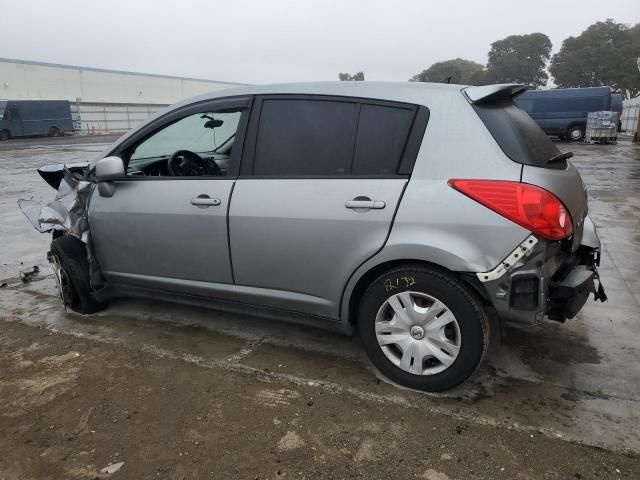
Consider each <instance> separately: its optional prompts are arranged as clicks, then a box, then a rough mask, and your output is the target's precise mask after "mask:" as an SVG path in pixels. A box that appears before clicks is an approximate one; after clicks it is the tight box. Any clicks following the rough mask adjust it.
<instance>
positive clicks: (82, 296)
mask: <svg viewBox="0 0 640 480" xmlns="http://www.w3.org/2000/svg"><path fill="white" fill-rule="evenodd" d="M48 257H49V261H50V262H51V265H52V267H53V274H54V277H55V281H56V287H57V288H58V295H59V296H60V299H61V300H62V303H63V304H64V305H65V306H68V307H69V308H71V310H74V311H76V312H78V313H84V314H87V313H93V312H96V311H98V310H101V309H102V308H104V306H105V305H103V304H102V303H100V302H97V301H96V300H95V298H94V296H93V289H92V288H91V283H90V281H89V260H88V259H87V250H86V246H85V244H84V243H82V242H81V241H80V240H78V239H77V238H76V237H73V236H71V235H62V236H60V237H58V238H56V239H54V240H53V241H52V242H51V251H50V252H49V255H48Z"/></svg>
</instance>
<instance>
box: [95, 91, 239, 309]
mask: <svg viewBox="0 0 640 480" xmlns="http://www.w3.org/2000/svg"><path fill="white" fill-rule="evenodd" d="M248 107H249V99H248V98H244V99H242V98H240V99H232V100H228V99H223V100H217V101H210V102H206V103H201V104H197V105H191V106H188V107H185V108H183V109H181V110H178V111H174V112H170V113H169V114H167V115H165V116H162V117H160V118H159V119H157V120H156V121H154V122H151V123H150V124H148V125H146V126H144V127H142V128H141V129H140V130H139V131H138V132H136V133H135V134H133V135H132V136H131V137H130V138H129V139H127V140H125V141H124V142H123V143H122V144H121V145H120V146H118V147H116V149H115V150H114V151H113V152H111V155H118V156H120V157H121V158H122V159H123V161H124V163H125V166H126V171H127V174H126V177H125V178H123V179H122V180H117V181H115V182H114V183H115V189H114V192H113V195H112V196H102V195H101V194H100V192H99V189H97V188H96V189H94V191H93V193H92V196H91V200H90V203H89V224H90V231H91V238H92V242H93V246H94V249H95V253H96V257H97V259H98V261H99V263H100V268H101V270H102V272H103V274H104V276H105V278H106V280H107V281H108V282H109V283H111V284H114V285H118V284H120V285H134V286H138V287H144V288H152V289H156V290H157V289H159V290H171V291H174V292H178V293H185V294H193V295H200V296H213V295H212V294H211V291H212V288H213V284H216V283H217V284H220V283H226V284H232V283H233V277H232V272H231V261H230V257H229V242H228V230H227V212H228V207H229V202H230V200H231V193H232V190H233V186H234V183H235V179H236V176H237V173H238V167H239V162H240V158H241V154H242V152H241V148H242V143H243V139H244V132H245V128H246V123H247V118H246V117H247V115H248ZM212 119H213V121H212ZM180 150H187V151H189V152H193V153H195V154H196V155H197V156H198V157H200V158H201V159H202V160H203V162H215V164H216V168H215V169H200V170H198V169H193V168H187V169H184V171H173V174H172V171H171V170H170V169H169V163H170V162H169V159H170V157H171V155H172V154H174V153H175V152H178V151H180Z"/></svg>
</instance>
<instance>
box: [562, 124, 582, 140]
mask: <svg viewBox="0 0 640 480" xmlns="http://www.w3.org/2000/svg"><path fill="white" fill-rule="evenodd" d="M585 130H586V129H585V127H584V125H572V126H571V127H569V128H568V129H567V134H566V137H567V140H569V141H570V142H579V141H581V140H584V135H585Z"/></svg>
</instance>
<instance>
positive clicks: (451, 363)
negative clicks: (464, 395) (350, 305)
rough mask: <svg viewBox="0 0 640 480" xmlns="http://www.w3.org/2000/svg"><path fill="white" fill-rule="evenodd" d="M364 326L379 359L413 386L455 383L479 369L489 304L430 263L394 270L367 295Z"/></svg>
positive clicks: (386, 370)
mask: <svg viewBox="0 0 640 480" xmlns="http://www.w3.org/2000/svg"><path fill="white" fill-rule="evenodd" d="M358 329H359V333H360V337H361V338H362V342H363V344H364V348H365V350H366V352H367V354H368V355H369V358H370V359H371V361H372V362H373V364H374V365H375V366H376V367H377V368H378V369H379V370H380V371H381V372H382V373H383V374H384V375H385V376H387V377H388V378H389V379H390V380H392V381H394V382H396V383H398V384H400V385H402V386H405V387H409V388H415V389H418V390H424V391H440V390H447V389H449V388H453V387H455V386H456V385H458V384H460V383H462V382H463V381H464V380H466V379H467V378H469V376H471V375H472V374H473V372H474V371H475V370H476V369H477V368H478V366H479V365H480V362H481V361H482V358H483V356H484V354H485V352H486V350H487V348H488V345H489V322H488V320H487V315H486V312H485V309H484V307H483V305H482V304H481V303H480V302H479V301H478V299H477V298H476V297H475V295H474V294H472V293H471V291H469V290H468V288H467V287H466V286H465V285H463V284H462V282H461V281H460V280H458V279H456V278H455V277H454V276H453V275H451V274H449V273H447V272H445V271H443V270H440V269H437V268H429V267H406V268H399V269H395V270H392V271H390V272H388V273H386V274H384V275H382V276H380V277H379V278H378V279H376V280H375V281H374V282H373V283H372V284H371V285H370V286H369V288H368V289H367V291H366V292H365V294H364V295H363V297H362V300H361V303H360V308H359V311H358Z"/></svg>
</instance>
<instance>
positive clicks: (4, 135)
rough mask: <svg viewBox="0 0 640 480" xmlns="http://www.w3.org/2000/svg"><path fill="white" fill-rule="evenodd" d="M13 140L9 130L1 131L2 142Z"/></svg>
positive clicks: (0, 139) (0, 138)
mask: <svg viewBox="0 0 640 480" xmlns="http://www.w3.org/2000/svg"><path fill="white" fill-rule="evenodd" d="M10 138H11V134H10V133H9V130H0V141H3V140H9V139H10Z"/></svg>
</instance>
